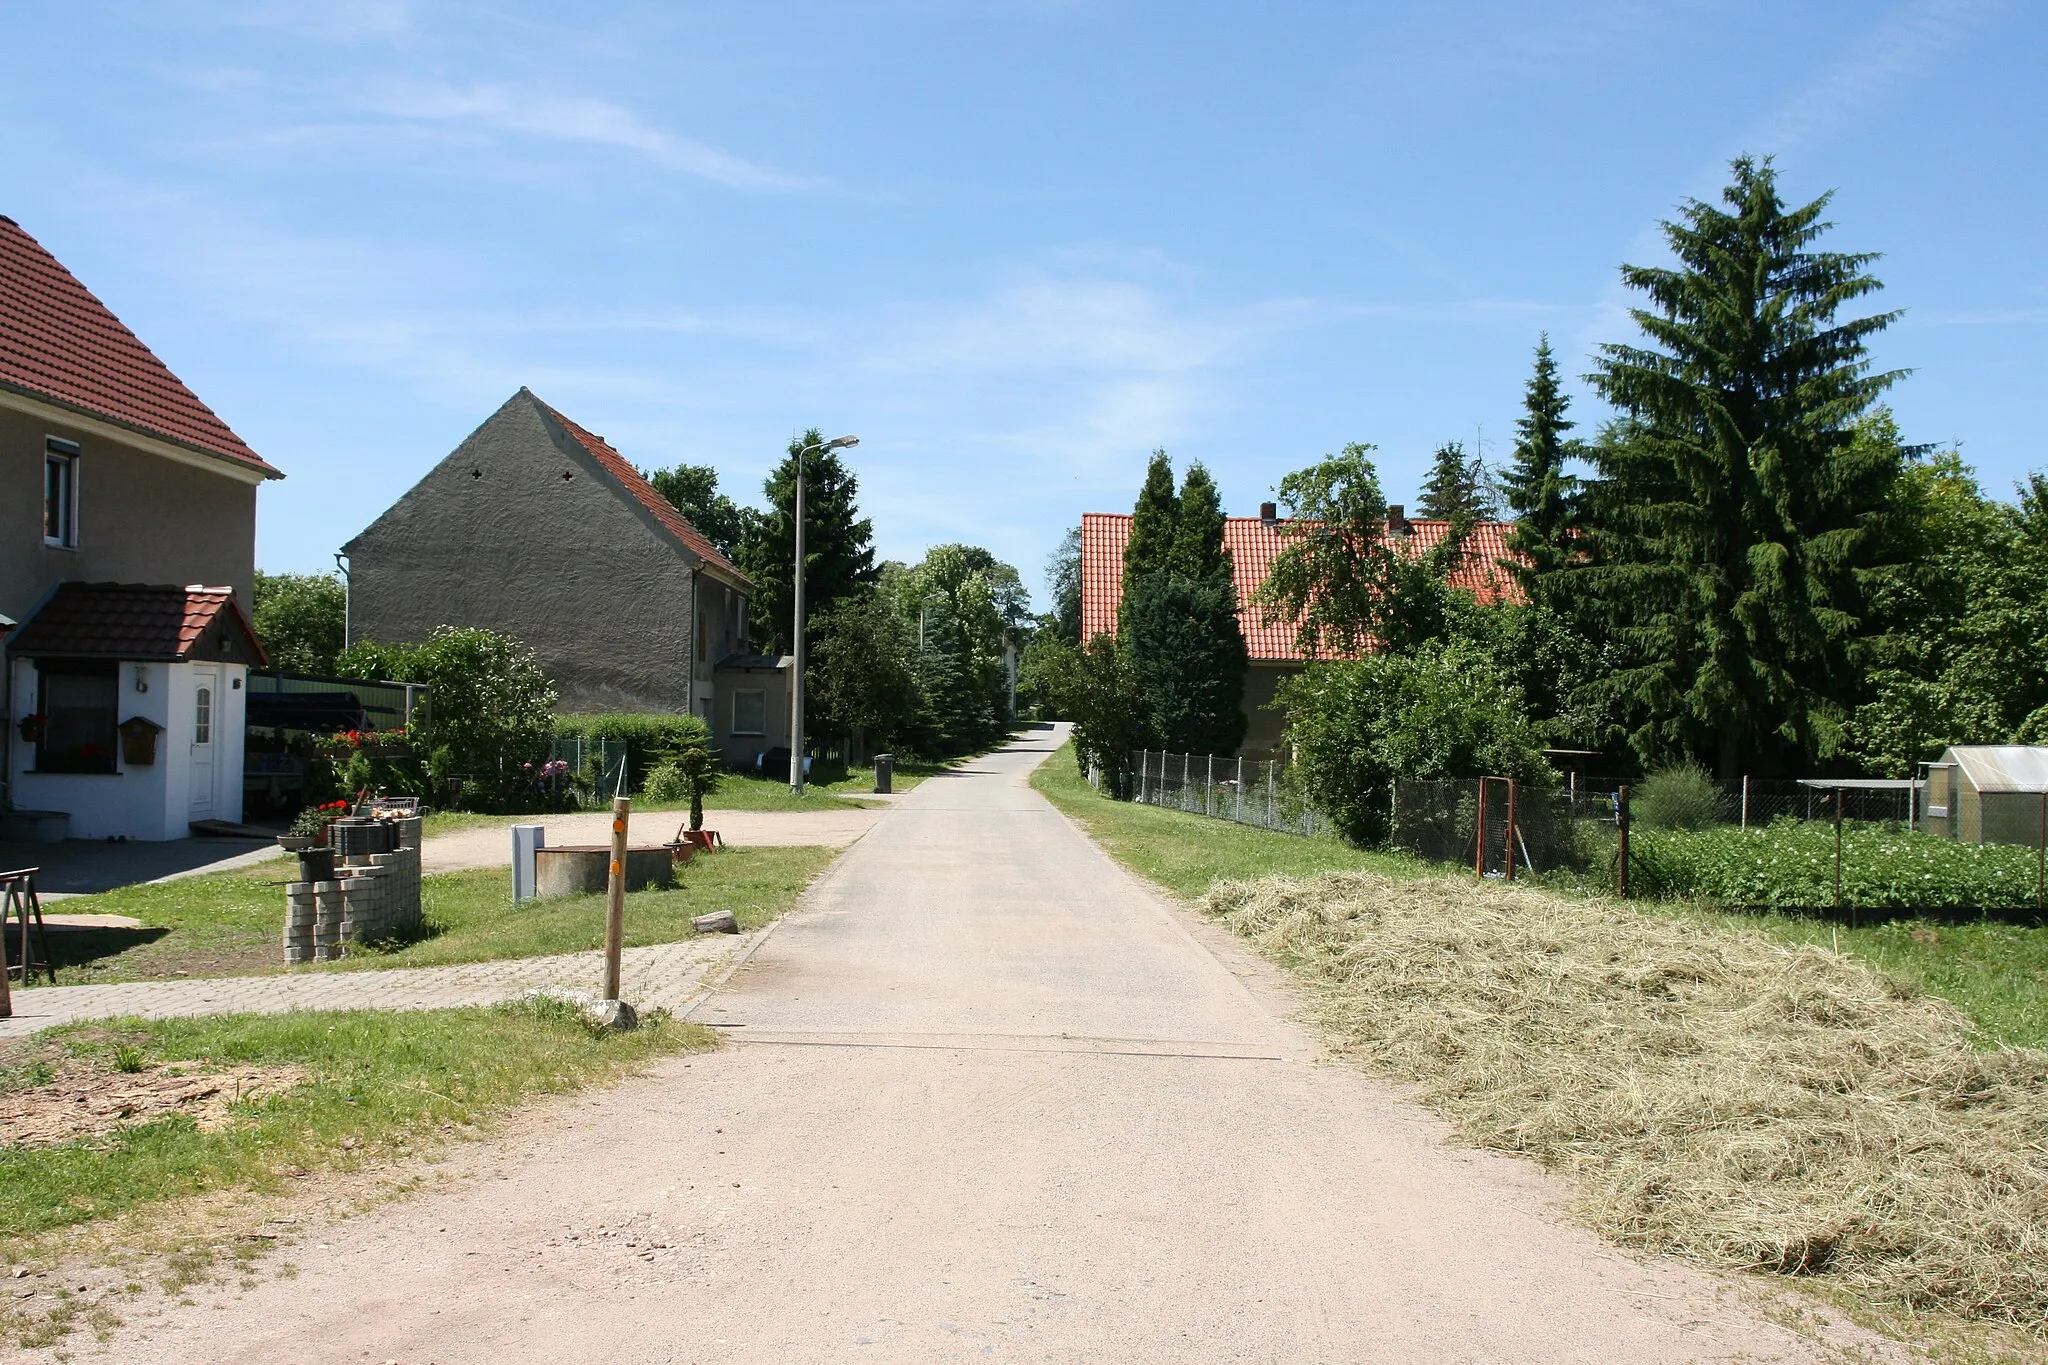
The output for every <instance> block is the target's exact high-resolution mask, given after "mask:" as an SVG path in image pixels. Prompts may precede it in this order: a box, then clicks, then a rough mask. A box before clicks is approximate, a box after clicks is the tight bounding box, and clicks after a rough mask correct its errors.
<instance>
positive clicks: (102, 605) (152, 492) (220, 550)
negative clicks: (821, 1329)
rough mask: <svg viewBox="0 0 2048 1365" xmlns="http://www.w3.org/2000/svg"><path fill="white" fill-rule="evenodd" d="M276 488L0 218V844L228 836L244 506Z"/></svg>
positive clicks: (223, 430)
mask: <svg viewBox="0 0 2048 1365" xmlns="http://www.w3.org/2000/svg"><path fill="white" fill-rule="evenodd" d="M282 477H283V475H281V474H280V473H279V472H278V471H277V470H276V469H275V468H274V467H272V466H271V464H270V463H269V462H268V461H266V460H265V459H263V457H262V456H260V455H258V454H257V453H256V452H255V451H253V450H251V449H250V448H249V446H248V444H247V443H246V442H244V441H243V440H242V438H241V437H239V436H237V435H236V434H235V433H234V431H233V430H232V429H230V428H229V426H228V425H227V423H226V422H224V421H222V420H221V419H220V417H219V416H218V415H217V414H215V412H214V411H213V409H211V408H209V407H208V406H207V405H206V404H205V403H203V402H201V401H200V400H199V397H198V396H197V395H196V394H194V393H193V392H192V390H191V389H189V388H187V387H186V386H185V384H184V383H183V382H182V381H181V380H180V379H179V378H178V376H177V375H175V374H173V373H172V372H171V370H170V369H169V367H167V366H166V365H165V364H164V363H163V361H161V360H159V359H158V358H157V357H156V355H155V353H154V352H152V351H151V350H150V349H149V347H147V346H145V345H144V344H143V343H142V341H141V340H140V339H139V338H138V337H137V336H136V335H135V334H134V333H133V332H131V331H129V330H128V328H127V327H125V326H124V325H123V324H122V323H121V320H120V319H119V318H117V317H116V316H115V315H114V313H113V311H112V310H111V309H109V308H108V307H107V306H106V304H104V303H103V302H101V301H100V300H99V299H98V298H97V297H96V296H94V294H93V293H92V292H91V291H90V290H88V289H87V288H86V287H85V286H84V285H83V284H82V283H80V282H79V280H78V279H77V278H76V277H75V276H74V275H72V273H71V272H70V271H69V270H67V269H65V267H64V266H63V264H62V263H60V262H59V261H58V260H57V258H56V257H55V256H53V255H51V254H50V252H49V251H48V250H47V249H45V248H44V247H43V245H42V244H41V243H40V242H38V241H37V240H36V239H35V238H33V237H31V236H30V235H29V234H28V233H27V232H26V231H25V230H24V229H23V228H22V227H21V226H20V224H18V223H16V222H15V221H14V220H13V219H11V218H5V217H0V664H4V671H0V680H4V682H0V720H4V728H0V779H4V782H5V787H6V790H5V792H4V795H5V797H6V801H5V802H0V809H5V808H6V807H7V806H8V805H9V804H11V806H12V808H13V809H12V811H11V812H10V813H9V815H8V816H7V819H6V824H7V827H8V828H7V831H4V832H0V838H8V837H17V838H18V837H33V838H62V837H64V836H65V835H67V834H68V835H70V836H72V837H79V838H92V839H97V838H106V837H117V838H132V839H176V838H183V837H185V836H186V834H187V833H188V832H189V825H190V822H192V821H195V820H224V821H228V822H231V823H232V822H237V821H239V820H240V819H241V816H242V735H243V729H244V717H245V714H246V702H247V696H248V693H247V690H246V686H245V683H246V675H247V671H248V669H249V667H250V666H251V665H258V666H260V665H261V664H262V663H263V662H264V659H263V652H262V649H261V647H260V646H259V645H258V644H257V642H256V638H255V635H254V634H253V632H252V631H251V630H250V629H249V620H248V612H249V610H250V608H251V605H252V603H251V596H252V594H253V593H254V591H255V579H256V490H257V488H258V487H259V486H260V485H262V484H263V482H264V481H265V480H267V479H276V478H282Z"/></svg>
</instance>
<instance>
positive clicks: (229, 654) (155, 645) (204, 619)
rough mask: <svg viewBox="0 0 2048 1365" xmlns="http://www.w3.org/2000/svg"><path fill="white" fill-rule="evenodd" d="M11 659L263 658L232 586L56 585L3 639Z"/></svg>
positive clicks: (257, 661)
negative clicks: (31, 613) (43, 600)
mask: <svg viewBox="0 0 2048 1365" xmlns="http://www.w3.org/2000/svg"><path fill="white" fill-rule="evenodd" d="M7 653H8V654H9V656H10V657H13V658H17V659H36V658H43V659H135V660H142V661H147V662H166V663H186V662H191V661H194V660H201V661H208V662H213V661H218V662H223V663H243V664H249V665H251V666H253V667H257V668H260V667H262V666H263V665H264V664H266V663H268V662H269V660H268V658H267V656H266V655H265V654H264V652H263V646H262V644H261V643H260V642H259V641H258V640H257V639H256V632H255V631H254V630H253V629H251V628H250V625H249V620H248V618H247V617H245V616H243V615H242V609H241V608H240V607H239V606H237V605H236V604H235V594H234V590H233V589H232V588H208V587H202V586H200V585H198V584H193V585H191V586H188V587H183V588H179V587H169V586H160V585H155V584H146V583H60V584H58V585H57V591H56V592H55V593H53V594H52V595H51V596H50V599H49V600H48V601H47V602H45V603H43V605H42V606H41V607H40V608H38V609H37V610H36V612H35V613H34V614H33V615H31V616H30V617H29V619H28V620H27V621H26V622H25V623H23V624H22V625H21V626H19V627H18V628H17V629H16V630H15V631H14V633H13V634H11V635H9V636H8V637H7Z"/></svg>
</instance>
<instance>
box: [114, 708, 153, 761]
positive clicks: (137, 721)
mask: <svg viewBox="0 0 2048 1365" xmlns="http://www.w3.org/2000/svg"><path fill="white" fill-rule="evenodd" d="M117 728H118V729H119V730H120V731H121V761H122V762H123V763H126V764H127V765H128V766H129V767H131V768H146V767H148V766H149V765H150V764H152V763H154V762H156V737H157V736H158V735H160V734H162V733H163V732H164V727H163V726H161V725H158V724H157V723H156V722H155V721H153V720H151V719H150V718H149V717H147V716H130V717H129V718H128V719H127V720H124V721H122V722H121V724H120V725H119V726H118V727H117Z"/></svg>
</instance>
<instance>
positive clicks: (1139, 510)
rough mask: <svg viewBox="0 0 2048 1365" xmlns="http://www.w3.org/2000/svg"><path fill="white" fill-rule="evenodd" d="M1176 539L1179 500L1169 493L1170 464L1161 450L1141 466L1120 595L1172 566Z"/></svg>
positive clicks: (1171, 492)
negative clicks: (1142, 472) (1142, 478)
mask: <svg viewBox="0 0 2048 1365" xmlns="http://www.w3.org/2000/svg"><path fill="white" fill-rule="evenodd" d="M1179 537H1180V499H1179V498H1178V497H1176V496H1174V492H1173V465H1172V463H1171V462H1170V461H1168V460H1167V458H1166V452H1165V451H1164V450H1155V451H1153V452H1152V462H1151V463H1150V464H1149V465H1147V466H1146V467H1145V484H1144V486H1143V487H1142V488H1140V489H1139V490H1138V505H1137V506H1136V507H1134V508H1132V509H1131V534H1130V538H1129V539H1128V540H1126V541H1125V542H1124V593H1125V595H1126V596H1128V595H1129V594H1130V591H1131V584H1132V583H1134V582H1136V581H1137V580H1138V579H1140V578H1143V577H1144V576H1145V575H1146V574H1151V573H1157V572H1159V571H1160V570H1161V569H1165V568H1169V567H1171V566H1172V563H1173V554H1174V544H1175V542H1176V541H1177V540H1178V539H1179Z"/></svg>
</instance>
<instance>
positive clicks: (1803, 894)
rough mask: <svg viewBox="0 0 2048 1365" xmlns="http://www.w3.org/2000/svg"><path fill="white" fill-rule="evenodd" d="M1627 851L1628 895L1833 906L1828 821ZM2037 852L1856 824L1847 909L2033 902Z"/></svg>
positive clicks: (1695, 834)
mask: <svg viewBox="0 0 2048 1365" xmlns="http://www.w3.org/2000/svg"><path fill="white" fill-rule="evenodd" d="M1629 855H1630V856H1629V889H1630V891H1631V892H1632V893H1634V894H1637V895H1642V896H1648V897H1673V896H1698V897H1702V898H1704V899H1707V900H1712V901H1719V902H1722V903H1724V904H1728V905H1741V906H1759V907H1769V908H1775V909H1819V908H1822V907H1826V906H1832V905H1833V904H1834V903H1835V833H1834V826H1833V825H1832V824H1829V823H1827V822H1825V821H1818V820H1794V819H1789V818H1788V819H1782V820H1777V821H1775V822H1773V823H1772V824H1770V825H1768V826H1766V827H1764V828H1762V829H1754V828H1753V829H1748V830H1743V829H1737V828H1734V827H1732V826H1726V825H1724V826H1721V827H1719V828H1716V829H1710V830H1700V831H1689V830H1658V831H1654V832H1650V831H1646V832H1643V833H1640V834H1638V835H1636V836H1635V837H1634V838H1633V839H1631V840H1630V847H1629ZM2035 856H2036V855H2035V853H2034V850H2032V849H2030V848H2019V847H2015V846H2013V845H2010V844H1965V843H1958V842H1957V841H1955V840H1953V839H1942V838H1938V837H1936V836H1934V835H1931V834H1919V833H1915V832H1913V831H1910V830H1901V829H1899V828H1897V827H1896V826H1892V825H1879V824H1863V823H1850V824H1846V825H1844V826H1843V828H1842V903H1843V904H1844V905H1845V906H1854V907H1856V908H1858V909H1863V910H1970V909H2016V908H2022V907H2026V906H2031V905H2033V904H2034V895H2035V889H2034V876H2035ZM1609 875H1610V876H1611V870H1610V874H1609Z"/></svg>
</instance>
